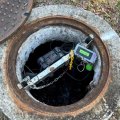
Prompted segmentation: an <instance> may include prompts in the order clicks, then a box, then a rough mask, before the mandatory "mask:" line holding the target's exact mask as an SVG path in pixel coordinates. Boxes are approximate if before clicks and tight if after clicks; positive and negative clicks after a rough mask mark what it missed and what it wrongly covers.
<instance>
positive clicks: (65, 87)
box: [4, 16, 110, 116]
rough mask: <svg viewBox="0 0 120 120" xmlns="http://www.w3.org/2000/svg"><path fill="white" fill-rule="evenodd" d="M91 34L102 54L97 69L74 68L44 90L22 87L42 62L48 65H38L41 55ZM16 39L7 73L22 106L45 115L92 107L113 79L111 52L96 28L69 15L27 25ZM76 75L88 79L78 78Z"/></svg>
mask: <svg viewBox="0 0 120 120" xmlns="http://www.w3.org/2000/svg"><path fill="white" fill-rule="evenodd" d="M89 34H92V35H93V36H94V37H95V38H94V41H93V43H92V45H91V49H92V51H94V52H95V53H96V54H97V57H98V59H97V61H96V63H95V65H94V67H93V70H91V69H92V68H91V66H90V65H88V66H87V67H86V69H87V70H88V69H89V70H91V71H84V72H82V73H79V74H77V72H74V74H73V75H74V76H72V77H71V73H68V74H66V73H65V74H64V75H63V76H62V78H60V80H59V81H58V82H56V83H55V85H52V86H48V87H46V88H44V89H40V90H39V89H36V90H34V89H33V88H28V89H22V90H20V89H19V88H18V86H17V84H18V83H20V82H22V80H23V78H24V77H25V76H30V77H31V78H32V77H33V76H36V74H38V73H39V72H40V70H41V68H40V66H42V67H43V68H44V67H45V65H44V66H43V65H41V64H40V65H38V63H39V60H38V59H39V58H41V56H44V55H46V54H47V53H49V52H50V51H52V52H53V49H54V48H56V47H57V48H59V47H61V46H62V49H63V48H64V50H65V51H69V47H70V46H71V47H73V46H74V45H75V44H76V43H78V42H79V43H83V42H85V41H84V40H85V39H86V37H87V36H88V35H89ZM12 39H13V40H12V41H11V43H10V44H9V46H8V48H9V49H8V51H7V55H6V64H5V65H4V67H5V75H6V82H7V84H8V86H9V88H10V91H9V92H10V95H11V97H12V99H13V100H14V102H15V103H16V104H17V105H18V106H19V107H20V108H21V109H24V110H26V111H27V112H33V113H34V114H35V113H36V114H39V115H45V116H51V115H52V116H61V115H62V116H66V115H70V116H71V115H72V116H75V115H77V114H80V113H82V112H85V111H88V110H90V109H91V108H92V107H93V106H94V105H95V104H96V103H97V102H98V101H99V100H100V99H101V98H102V97H103V95H104V94H105V92H106V90H107V88H108V85H109V79H110V61H109V54H108V52H107V50H106V47H105V45H104V44H103V42H102V40H101V39H100V37H99V35H98V34H97V32H96V30H95V29H93V28H91V27H90V26H88V25H87V24H85V23H84V22H82V21H78V20H76V19H73V18H70V17H65V16H52V17H46V18H42V19H39V20H37V21H33V22H32V23H29V24H27V25H25V26H24V27H23V28H22V29H21V31H19V32H17V33H16V36H15V37H14V38H12ZM66 44H67V47H66V46H65V45H66ZM68 44H69V45H68ZM64 46H65V47H64ZM68 46H69V47H68ZM66 48H67V49H66ZM70 49H71V48H70ZM55 50H56V49H55ZM57 50H58V49H57ZM13 53H14V54H13ZM44 57H45V56H44ZM40 60H41V59H40ZM77 62H79V61H76V63H75V64H77ZM9 65H10V66H9ZM74 67H75V66H74ZM43 68H42V69H43ZM65 68H66V66H64V67H63V68H62V69H60V70H57V71H56V73H53V74H51V76H49V78H50V79H49V80H53V79H55V78H56V76H57V75H59V74H62V73H63V71H65ZM78 69H79V67H78ZM31 70H32V72H30V71H31ZM75 70H76V69H75ZM52 71H54V69H53V68H52ZM87 74H88V76H87ZM76 76H78V79H79V80H81V79H84V80H83V81H75V79H76V78H75V77H76ZM84 76H86V77H85V78H84ZM57 77H58V76H57ZM82 77H83V78H82ZM49 80H47V82H48V81H49ZM86 81H87V82H86ZM41 84H44V83H41ZM91 85H92V86H91ZM38 86H39V85H38Z"/></svg>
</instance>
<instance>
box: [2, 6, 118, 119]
mask: <svg viewBox="0 0 120 120" xmlns="http://www.w3.org/2000/svg"><path fill="white" fill-rule="evenodd" d="M50 15H65V16H72V17H73V18H76V19H78V20H84V21H85V22H86V23H87V24H89V25H91V26H93V27H95V28H96V29H97V30H98V31H99V33H100V37H101V38H102V40H103V41H104V42H105V44H106V45H107V47H108V49H109V52H110V54H111V57H112V60H111V65H112V82H111V85H110V87H109V90H108V92H107V93H106V95H105V96H104V98H103V99H102V100H101V102H100V103H99V104H97V105H96V106H95V107H94V108H93V109H92V110H91V111H89V112H86V113H83V114H80V115H78V116H76V117H65V118H52V117H50V118H49V117H42V116H36V115H30V114H27V113H26V112H24V111H21V110H20V109H19V108H18V107H17V106H16V105H15V104H14V103H13V102H12V100H11V99H10V97H9V96H8V93H7V90H8V87H7V85H6V86H5V85H4V83H3V80H4V77H3V73H4V72H3V70H4V68H2V67H0V71H1V72H0V109H2V111H3V112H4V113H5V114H6V115H7V116H8V117H9V118H10V119H11V120H41V119H42V120H57V119H58V120H59V119H63V120H120V89H119V88H120V76H119V74H120V53H119V46H120V38H119V36H118V35H117V33H116V32H115V31H114V30H113V29H112V28H111V26H110V25H109V24H108V23H106V22H105V21H104V20H103V19H102V18H100V17H98V16H96V15H94V14H93V13H91V12H88V11H85V10H83V9H82V8H76V7H73V6H67V5H55V6H52V5H51V6H45V7H39V8H35V9H33V11H32V14H31V16H30V18H29V20H28V22H31V21H32V20H35V19H37V18H41V17H44V16H50ZM7 44H9V42H6V43H3V44H2V45H1V46H0V58H1V59H0V64H1V65H2V63H3V62H4V57H3V55H4V54H5V49H6V47H7ZM2 57H3V59H2ZM1 60H2V61H1ZM1 65H0V66H1Z"/></svg>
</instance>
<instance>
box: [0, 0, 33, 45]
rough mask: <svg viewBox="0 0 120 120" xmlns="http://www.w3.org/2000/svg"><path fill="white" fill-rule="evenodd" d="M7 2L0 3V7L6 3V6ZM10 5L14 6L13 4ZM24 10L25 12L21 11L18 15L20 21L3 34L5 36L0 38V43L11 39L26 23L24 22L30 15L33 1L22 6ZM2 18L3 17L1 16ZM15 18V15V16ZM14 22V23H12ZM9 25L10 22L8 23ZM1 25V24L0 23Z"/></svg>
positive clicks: (30, 0) (29, 0)
mask: <svg viewBox="0 0 120 120" xmlns="http://www.w3.org/2000/svg"><path fill="white" fill-rule="evenodd" d="M7 2H8V1H5V2H1V4H0V5H1V6H2V4H4V3H6V5H7V4H8V3H7ZM9 4H10V3H9ZM11 5H14V3H13V4H12V3H11ZM23 7H25V8H26V11H23V12H22V13H21V14H20V15H21V16H22V18H21V21H19V22H18V23H17V24H16V25H15V26H14V27H13V28H12V29H10V30H9V31H8V32H6V33H7V34H6V33H5V35H3V36H0V43H3V42H4V41H6V40H7V39H8V38H9V37H11V36H12V35H14V34H15V32H16V31H17V30H18V29H19V28H20V27H21V26H22V25H24V23H25V22H26V20H27V19H28V17H29V15H30V13H31V10H32V7H33V0H28V3H27V4H26V6H23ZM4 8H7V7H4ZM25 13H28V15H24V14H25ZM3 16H4V15H3ZM16 16H17V15H16ZM16 21H17V20H16ZM13 22H14V21H13ZM10 23H11V22H10ZM1 24H2V22H1ZM3 30H4V29H3Z"/></svg>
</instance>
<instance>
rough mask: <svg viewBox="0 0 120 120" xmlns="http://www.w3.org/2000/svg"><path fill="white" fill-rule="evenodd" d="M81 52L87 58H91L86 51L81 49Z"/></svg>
mask: <svg viewBox="0 0 120 120" xmlns="http://www.w3.org/2000/svg"><path fill="white" fill-rule="evenodd" d="M79 52H80V53H81V54H83V55H85V56H87V57H89V55H90V54H89V53H88V52H86V51H84V50H82V49H80V51H79Z"/></svg>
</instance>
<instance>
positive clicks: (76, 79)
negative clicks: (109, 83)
mask: <svg viewBox="0 0 120 120" xmlns="http://www.w3.org/2000/svg"><path fill="white" fill-rule="evenodd" d="M75 45H76V43H75V42H63V41H60V40H54V41H50V42H46V43H44V44H41V45H40V46H38V47H37V48H36V49H35V50H34V51H33V52H32V53H31V54H30V56H29V58H28V60H27V61H26V64H25V66H24V71H23V73H22V75H23V78H24V77H26V76H30V77H31V78H32V77H34V76H36V75H37V74H38V73H39V72H41V71H42V70H44V69H43V68H42V67H41V66H40V65H39V64H38V62H37V61H38V59H39V58H40V57H41V56H43V55H45V54H46V53H48V52H49V51H51V50H53V49H54V48H55V47H60V48H61V49H62V50H63V51H64V53H65V54H67V53H68V52H70V50H71V49H73V48H74V46H75ZM80 62H81V61H80V60H78V59H76V58H75V60H74V63H73V69H72V70H71V71H70V70H68V66H69V64H67V65H65V66H63V67H62V68H60V69H59V70H57V71H56V72H55V73H54V74H52V75H51V76H50V77H48V78H46V79H45V80H44V81H43V82H40V83H39V84H37V87H39V86H40V85H45V84H47V82H50V81H53V80H54V79H56V78H57V77H59V76H60V75H61V74H62V73H63V72H65V71H66V72H65V74H64V75H63V76H62V78H60V79H59V80H58V81H57V82H55V83H53V84H52V85H50V86H48V87H45V88H43V89H40V90H39V89H37V90H36V89H30V90H29V92H30V93H31V95H32V97H33V98H34V99H36V100H37V101H40V102H42V103H45V104H47V105H51V106H64V105H70V104H73V103H75V102H77V101H79V100H81V99H82V98H84V96H86V94H87V93H88V92H89V91H90V87H89V84H90V82H91V81H92V80H93V76H94V70H91V71H87V70H86V69H84V70H83V71H82V72H79V70H80V69H83V68H82V66H79V63H80Z"/></svg>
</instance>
